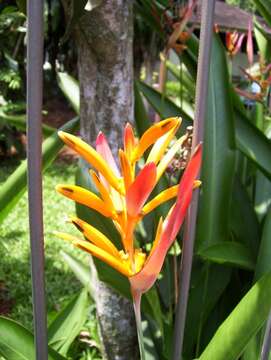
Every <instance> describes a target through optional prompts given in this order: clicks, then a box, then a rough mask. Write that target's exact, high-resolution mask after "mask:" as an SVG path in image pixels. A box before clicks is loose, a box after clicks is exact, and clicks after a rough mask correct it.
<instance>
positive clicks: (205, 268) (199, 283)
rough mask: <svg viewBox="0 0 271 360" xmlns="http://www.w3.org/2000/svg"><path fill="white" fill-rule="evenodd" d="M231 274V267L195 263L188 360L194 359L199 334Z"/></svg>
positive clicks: (186, 349)
mask: <svg viewBox="0 0 271 360" xmlns="http://www.w3.org/2000/svg"><path fill="white" fill-rule="evenodd" d="M231 272H232V270H231V268H230V267H224V266H220V265H216V264H202V263H201V262H199V261H194V262H193V270H192V278H191V285H190V294H189V300H188V308H187V320H186V325H185V335H184V355H185V356H187V358H188V359H191V358H192V356H193V353H194V348H195V345H196V343H197V340H198V336H199V333H200V332H201V329H204V326H205V322H206V320H207V319H208V317H209V315H210V314H212V312H213V309H214V308H215V306H216V304H217V302H218V301H219V299H220V298H221V296H222V294H223V292H224V290H225V288H226V287H227V285H228V284H229V281H230V277H231ZM204 294H206V296H204V301H203V295H204Z"/></svg>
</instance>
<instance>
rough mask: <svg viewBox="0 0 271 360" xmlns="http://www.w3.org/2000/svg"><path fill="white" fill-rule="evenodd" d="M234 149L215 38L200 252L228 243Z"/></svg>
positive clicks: (224, 79)
mask: <svg viewBox="0 0 271 360" xmlns="http://www.w3.org/2000/svg"><path fill="white" fill-rule="evenodd" d="M221 69H223V71H221ZM234 148H235V138H234V118H233V111H232V103H231V97H230V88H229V76H228V72H227V62H226V58H225V53H224V49H223V46H222V44H221V42H220V40H219V39H218V37H217V36H215V35H214V37H213V44H212V54H211V64H210V78H209V91H208V109H207V115H206V118H205V129H204V141H203V149H204V150H203V165H202V174H201V180H202V194H201V198H200V204H199V215H198V226H197V235H196V241H197V244H196V245H197V247H198V248H199V249H202V248H206V247H207V246H210V245H212V244H214V243H217V242H220V241H221V242H222V241H227V240H228V237H229V218H230V204H231V193H232V188H233V176H234V166H235V151H234Z"/></svg>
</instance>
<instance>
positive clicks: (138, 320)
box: [131, 290, 146, 360]
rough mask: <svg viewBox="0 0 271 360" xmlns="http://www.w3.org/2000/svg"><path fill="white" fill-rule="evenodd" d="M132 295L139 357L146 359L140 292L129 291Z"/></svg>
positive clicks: (142, 359)
mask: <svg viewBox="0 0 271 360" xmlns="http://www.w3.org/2000/svg"><path fill="white" fill-rule="evenodd" d="M131 292H132V296H133V305H134V312H135V319H136V329H137V337H138V344H139V350H140V359H141V360H146V357H145V349H144V337H143V332H142V324H141V310H140V304H141V296H142V294H141V293H140V292H138V291H133V290H132V291H131Z"/></svg>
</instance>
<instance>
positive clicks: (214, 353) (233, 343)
mask: <svg viewBox="0 0 271 360" xmlns="http://www.w3.org/2000/svg"><path fill="white" fill-rule="evenodd" d="M270 308H271V273H268V274H266V275H265V276H263V277H262V278H261V279H260V280H259V281H258V282H257V283H256V284H255V285H254V286H253V287H252V288H251V289H250V290H249V291H248V293H247V294H246V295H245V296H244V297H243V299H242V300H241V301H240V302H239V304H238V305H237V306H236V307H235V309H234V310H233V311H232V312H231V314H230V315H229V316H228V317H227V319H226V320H225V321H224V322H223V323H222V324H221V326H220V327H219V328H218V330H217V331H216V333H215V335H214V336H213V338H212V340H211V341H210V343H209V344H208V345H207V347H206V348H205V350H204V351H203V353H202V354H201V356H200V357H199V360H210V359H216V360H236V359H238V358H239V356H240V355H241V354H242V353H243V351H244V349H245V347H246V346H247V344H248V342H249V340H250V339H251V338H252V336H254V335H255V334H256V333H257V331H258V330H259V329H260V328H261V327H262V326H263V324H264V322H265V321H266V319H267V316H268V314H269V311H270Z"/></svg>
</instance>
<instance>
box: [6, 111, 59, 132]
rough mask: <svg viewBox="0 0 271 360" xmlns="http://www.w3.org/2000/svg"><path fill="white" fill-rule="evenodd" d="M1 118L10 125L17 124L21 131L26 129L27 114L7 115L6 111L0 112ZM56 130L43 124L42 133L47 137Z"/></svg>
mask: <svg viewBox="0 0 271 360" xmlns="http://www.w3.org/2000/svg"><path fill="white" fill-rule="evenodd" d="M0 119H3V120H5V121H6V122H7V123H8V124H9V125H11V126H15V127H16V128H17V129H18V130H20V131H26V116H25V115H7V114H5V113H4V112H0ZM55 130H56V129H54V128H52V127H51V126H48V125H45V124H42V134H43V135H44V136H45V137H48V136H50V135H52V134H53V132H54V131H55Z"/></svg>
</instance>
